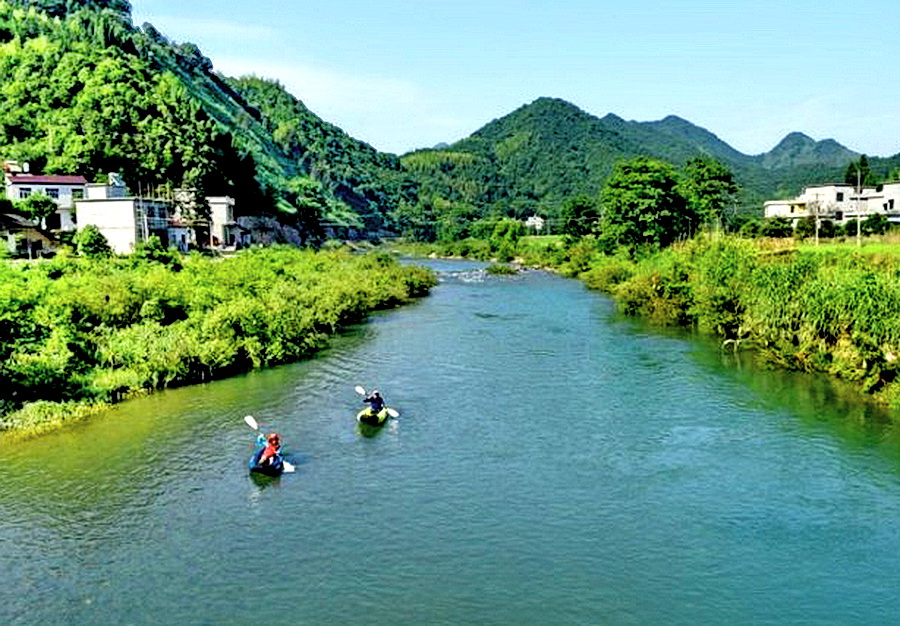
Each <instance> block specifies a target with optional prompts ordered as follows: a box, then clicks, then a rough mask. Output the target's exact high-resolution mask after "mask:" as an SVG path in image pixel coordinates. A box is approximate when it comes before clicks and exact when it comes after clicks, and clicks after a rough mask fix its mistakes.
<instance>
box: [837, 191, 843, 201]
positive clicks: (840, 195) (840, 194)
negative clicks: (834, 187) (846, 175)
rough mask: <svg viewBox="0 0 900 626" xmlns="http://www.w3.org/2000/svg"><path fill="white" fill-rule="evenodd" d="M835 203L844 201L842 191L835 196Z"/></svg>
mask: <svg viewBox="0 0 900 626" xmlns="http://www.w3.org/2000/svg"><path fill="white" fill-rule="evenodd" d="M837 201H838V202H843V201H844V192H843V191H839V192H838V195H837Z"/></svg>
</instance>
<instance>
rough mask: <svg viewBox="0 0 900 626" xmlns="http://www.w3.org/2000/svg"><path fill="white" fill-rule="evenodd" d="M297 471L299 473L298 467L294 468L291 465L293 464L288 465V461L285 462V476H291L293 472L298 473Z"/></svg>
mask: <svg viewBox="0 0 900 626" xmlns="http://www.w3.org/2000/svg"><path fill="white" fill-rule="evenodd" d="M296 471H297V468H296V467H294V466H293V465H291V464H290V463H288V462H287V461H284V473H285V474H290V473H291V472H296Z"/></svg>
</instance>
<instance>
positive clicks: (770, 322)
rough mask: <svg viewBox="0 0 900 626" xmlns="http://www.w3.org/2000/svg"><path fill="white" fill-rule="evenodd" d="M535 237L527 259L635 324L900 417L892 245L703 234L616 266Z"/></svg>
mask: <svg viewBox="0 0 900 626" xmlns="http://www.w3.org/2000/svg"><path fill="white" fill-rule="evenodd" d="M529 239H530V238H523V239H522V240H521V241H520V242H519V247H518V250H517V252H518V256H519V258H520V260H521V261H523V262H524V263H525V264H528V265H534V266H544V267H551V268H554V269H556V270H558V271H560V272H561V273H563V274H565V275H568V276H573V277H578V278H580V279H581V280H583V281H584V282H585V283H586V284H587V285H588V286H589V287H591V288H593V289H598V290H601V291H604V292H606V293H608V294H610V295H611V296H612V297H613V298H614V299H615V300H616V302H617V303H618V305H619V307H620V308H621V310H622V311H624V312H625V313H627V314H631V315H639V316H642V317H644V318H646V319H649V320H651V321H652V322H654V323H657V324H661V325H678V326H688V327H691V326H693V327H697V328H699V329H701V330H703V331H706V332H709V333H713V334H715V335H717V336H718V337H719V338H720V339H721V340H722V345H723V348H725V349H741V348H745V347H746V348H754V349H756V350H758V351H759V353H760V354H761V355H762V356H763V357H764V358H766V359H767V360H768V361H769V362H771V363H773V364H776V365H777V366H779V367H784V368H789V369H794V370H801V371H806V372H811V373H821V374H827V375H830V376H836V377H838V378H841V379H844V380H847V381H850V382H852V383H853V384H854V385H856V386H857V388H858V389H860V391H862V392H863V393H866V394H869V395H871V396H872V397H874V398H875V399H876V400H877V401H879V402H882V403H884V404H889V405H892V406H894V407H900V380H898V378H900V377H898V374H900V250H898V248H897V247H896V246H894V245H893V244H894V243H895V242H892V241H891V240H890V239H885V238H878V239H877V240H875V239H873V240H868V241H867V242H866V243H865V245H864V246H862V247H857V246H856V245H855V242H850V241H848V242H845V243H829V244H827V245H821V246H814V245H812V244H811V243H801V244H797V243H795V242H794V241H792V240H790V239H780V240H779V239H772V240H766V239H743V238H740V237H737V236H724V235H723V236H701V237H698V238H695V239H693V240H690V241H687V242H683V243H680V244H676V245H673V246H671V247H669V248H665V249H663V250H658V251H648V252H646V253H643V254H641V253H638V254H634V255H630V254H624V253H623V254H621V255H618V256H616V255H613V256H609V255H603V254H600V253H599V252H598V251H597V250H596V247H595V246H593V245H592V244H591V242H590V241H589V240H584V241H581V242H579V243H575V244H574V245H569V246H565V245H563V244H562V242H561V241H545V240H540V241H529ZM468 249H469V250H478V249H479V248H478V246H476V245H470V246H468ZM440 252H447V250H441V251H439V253H440ZM451 252H452V251H451Z"/></svg>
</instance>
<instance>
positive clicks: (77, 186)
mask: <svg viewBox="0 0 900 626" xmlns="http://www.w3.org/2000/svg"><path fill="white" fill-rule="evenodd" d="M27 169H28V166H27V165H25V166H23V167H20V166H19V165H18V164H17V163H15V162H14V161H7V162H6V163H4V165H3V170H4V184H5V190H6V197H7V198H9V199H10V200H13V201H16V200H24V199H25V198H27V197H28V196H30V195H32V194H36V193H42V194H44V195H46V196H49V197H50V198H52V199H53V200H54V201H55V202H56V204H57V205H58V206H59V209H58V210H57V212H56V214H55V215H51V216H50V217H48V218H47V228H48V229H49V230H75V219H74V217H73V215H72V210H73V209H74V208H75V202H77V201H78V200H81V199H83V198H84V196H85V189H86V187H87V179H85V177H84V176H71V175H58V174H31V173H29V172H28V171H27Z"/></svg>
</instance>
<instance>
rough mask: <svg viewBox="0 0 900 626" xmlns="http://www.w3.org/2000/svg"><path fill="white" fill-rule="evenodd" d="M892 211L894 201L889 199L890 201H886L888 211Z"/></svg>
mask: <svg viewBox="0 0 900 626" xmlns="http://www.w3.org/2000/svg"><path fill="white" fill-rule="evenodd" d="M893 210H894V199H893V198H891V199H890V200H888V211H893Z"/></svg>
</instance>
